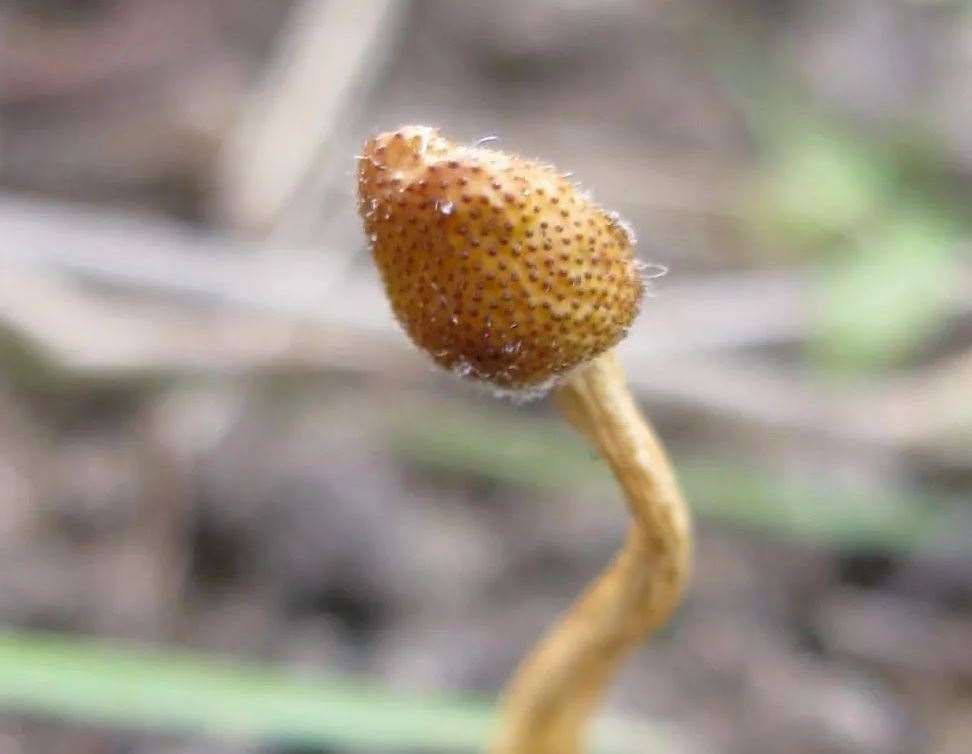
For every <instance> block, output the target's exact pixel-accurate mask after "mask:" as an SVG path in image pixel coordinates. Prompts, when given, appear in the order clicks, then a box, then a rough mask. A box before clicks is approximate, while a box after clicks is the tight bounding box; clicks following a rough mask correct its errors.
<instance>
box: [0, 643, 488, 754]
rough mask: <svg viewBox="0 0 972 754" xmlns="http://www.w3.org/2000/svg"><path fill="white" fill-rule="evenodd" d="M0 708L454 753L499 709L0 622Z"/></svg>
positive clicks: (471, 744) (223, 733) (480, 733)
mask: <svg viewBox="0 0 972 754" xmlns="http://www.w3.org/2000/svg"><path fill="white" fill-rule="evenodd" d="M0 709H3V710H6V711H20V712H30V713H47V714H52V715H56V716H58V717H61V718H68V719H76V720H82V721H85V722H96V723H100V724H104V725H111V726H125V727H129V726H131V727H151V728H157V729H162V730H166V731H180V732H187V733H190V732H191V733H200V734H205V735H212V736H216V737H221V738H231V739H245V740H254V739H255V740H272V741H282V742H297V743H304V744H318V745H320V744H329V745H337V746H344V747H348V748H357V749H362V750H371V749H379V748H386V749H387V748H390V747H394V748H397V749H402V750H404V749H422V750H426V751H456V752H458V751H474V750H476V749H477V748H478V747H480V746H481V744H482V742H483V741H485V740H486V738H487V735H488V731H489V728H490V726H491V722H492V717H493V715H492V711H491V709H490V707H489V706H488V705H486V704H482V703H476V702H471V701H470V702H458V701H452V700H442V699H431V698H420V697H406V696H396V695H394V694H391V693H389V692H386V691H382V690H378V689H368V688H362V687H357V686H353V685H350V684H346V683H343V682H339V681H314V682H311V681H310V680H306V679H301V678H296V677H294V676H289V675H286V674H283V673H280V672H276V671H273V670H269V669H265V668H261V667H259V666H255V665H252V666H251V665H243V664H231V663H228V662H219V661H216V660H213V659H208V658H205V657H203V656H199V655H192V654H188V653H176V652H158V651H146V650H137V651H136V650H134V649H130V648H129V649H124V650H122V649H117V648H110V647H108V646H106V645H102V644H98V643H95V642H87V641H83V640H77V639H70V638H60V637H57V636H55V635H46V634H35V633H26V632H14V631H0Z"/></svg>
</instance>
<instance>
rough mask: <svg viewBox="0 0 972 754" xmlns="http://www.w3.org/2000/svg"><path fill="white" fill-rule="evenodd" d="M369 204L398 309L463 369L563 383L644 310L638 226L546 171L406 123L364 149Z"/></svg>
mask: <svg viewBox="0 0 972 754" xmlns="http://www.w3.org/2000/svg"><path fill="white" fill-rule="evenodd" d="M358 210H359V212H360V214H361V217H362V219H363V221H364V226H365V233H366V234H367V235H368V238H369V239H370V241H371V248H372V251H373V253H374V257H375V261H376V262H377V264H378V268H379V270H380V272H381V276H382V279H383V281H384V284H385V289H386V291H387V293H388V298H389V300H390V301H391V305H392V309H393V310H394V312H395V316H396V317H397V318H398V320H399V322H401V324H402V326H403V327H404V328H405V331H406V332H407V333H408V335H409V337H411V338H412V340H413V341H414V342H415V343H416V344H417V345H419V346H420V347H422V348H423V349H425V350H426V351H428V352H429V354H431V355H432V358H434V359H435V360H436V361H437V362H438V363H439V364H441V365H442V366H444V367H446V368H447V369H451V370H453V371H455V372H457V373H458V374H461V375H463V376H468V377H470V378H473V379H477V380H481V381H485V382H489V383H491V384H493V385H495V386H498V387H500V388H505V389H513V390H521V389H535V388H538V387H542V386H545V385H549V384H552V383H553V382H555V381H556V380H557V378H559V377H562V376H563V375H565V374H567V373H568V372H569V371H570V370H572V369H573V368H574V367H576V366H578V365H579V364H581V363H583V362H585V361H587V360H588V359H591V358H593V357H594V356H596V355H597V354H599V353H602V352H603V351H605V350H607V349H609V348H611V347H612V346H614V345H615V344H616V343H617V342H618V341H619V340H621V339H622V338H623V337H624V336H625V334H626V332H627V329H628V327H629V325H630V324H631V322H632V320H634V318H635V316H636V315H637V313H638V305H639V302H640V300H641V295H642V291H643V287H644V286H643V283H642V279H641V275H640V273H639V269H638V265H637V263H636V262H635V258H634V255H633V252H632V246H633V243H634V240H633V238H632V237H631V235H630V233H629V232H628V230H627V229H626V228H625V226H624V225H623V223H621V222H620V221H619V219H618V217H617V215H614V214H609V213H606V212H604V210H602V209H601V208H600V207H599V206H598V205H597V204H595V203H594V202H593V201H592V200H591V199H590V198H589V197H588V196H586V195H585V194H584V193H582V192H581V191H580V190H579V189H578V188H577V187H576V186H575V185H574V184H573V183H571V182H570V181H569V180H567V178H565V177H564V176H562V175H560V174H559V173H558V172H557V171H555V170H554V169H553V168H552V167H551V166H549V165H542V164H540V163H537V162H532V161H530V160H525V159H522V158H520V157H517V156H514V155H509V154H505V153H503V152H499V151H495V150H491V149H484V148H481V147H465V146H460V145H457V144H454V143H452V142H450V141H448V140H447V139H444V138H443V137H441V136H440V135H439V133H438V132H437V131H436V130H435V129H432V128H428V127H425V126H405V127H403V128H400V129H398V130H397V131H392V132H387V133H383V134H379V135H378V136H376V137H374V138H372V139H370V140H368V142H367V143H366V144H365V147H364V152H363V153H362V155H361V157H360V159H359V164H358Z"/></svg>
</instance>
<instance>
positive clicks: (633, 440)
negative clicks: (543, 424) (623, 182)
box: [491, 350, 692, 754]
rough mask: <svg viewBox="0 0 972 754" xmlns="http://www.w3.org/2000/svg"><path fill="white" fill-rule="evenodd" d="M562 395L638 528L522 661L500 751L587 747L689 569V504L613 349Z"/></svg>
mask: <svg viewBox="0 0 972 754" xmlns="http://www.w3.org/2000/svg"><path fill="white" fill-rule="evenodd" d="M556 397H557V401H558V403H559V405H560V408H561V410H562V411H563V412H564V414H565V416H566V417H567V419H568V420H569V421H570V422H571V423H572V424H574V426H576V427H577V428H578V429H579V430H580V431H581V432H583V433H584V434H586V435H587V436H588V438H589V439H591V440H592V441H593V442H594V444H595V445H596V446H597V447H598V449H599V450H600V452H601V453H602V455H603V456H604V458H605V459H606V460H607V462H608V463H609V464H610V466H611V469H612V471H613V472H614V475H615V476H616V477H617V480H618V482H619V483H620V485H621V488H622V489H623V490H624V494H625V497H626V498H627V501H628V507H629V509H630V512H631V516H632V518H633V525H632V527H631V531H630V533H629V535H628V539H627V542H626V543H625V545H624V547H623V548H622V550H621V551H620V552H619V553H618V555H617V557H616V558H615V559H614V561H613V562H612V563H611V565H610V566H609V567H608V568H607V569H606V570H605V571H604V572H603V573H602V574H601V575H600V576H599V577H598V578H597V579H596V580H595V581H594V582H593V583H592V584H591V585H590V586H589V587H588V588H587V590H586V591H585V592H584V594H583V595H582V596H581V597H580V598H579V599H578V601H577V602H576V603H575V604H574V606H573V607H572V608H571V609H570V610H569V612H568V613H567V614H566V615H565V616H564V617H563V618H561V620H560V621H559V622H558V623H557V624H556V625H555V626H554V627H553V629H552V630H551V631H550V632H549V633H548V634H547V636H546V637H545V638H543V639H542V640H541V641H540V642H539V644H538V645H537V646H536V648H535V649H534V650H533V652H532V653H531V654H530V656H528V657H527V658H526V660H524V661H523V663H522V664H521V665H520V667H519V669H518V670H517V672H516V674H515V676H514V677H513V679H512V681H511V682H510V684H509V686H508V687H507V690H506V693H505V699H504V705H503V717H502V721H501V726H500V730H499V735H498V737H497V739H496V740H495V742H494V745H493V748H492V750H491V751H492V754H579V752H580V751H581V744H582V740H583V735H584V728H585V725H586V723H587V721H588V719H589V718H590V717H591V714H592V713H593V711H594V707H595V705H596V703H597V701H598V699H599V698H600V697H601V695H602V693H603V691H604V688H605V686H606V685H607V683H608V682H609V681H610V679H611V678H612V676H613V675H614V673H615V671H616V670H617V668H618V666H619V664H620V663H621V661H622V660H623V659H624V657H625V656H626V655H627V654H628V652H630V651H631V650H632V649H634V648H635V647H636V646H637V645H638V643H639V642H640V641H641V640H642V639H643V638H644V637H645V636H646V635H647V634H648V633H649V632H650V631H652V630H653V629H655V628H657V627H659V626H660V625H662V624H663V623H664V622H665V621H666V620H667V619H668V617H669V616H670V615H671V613H672V612H673V610H674V609H675V607H676V605H677V604H678V601H679V598H680V596H681V594H682V591H683V588H684V586H685V583H686V580H687V577H688V573H689V560H690V555H691V549H692V534H691V525H690V520H689V512H688V509H687V507H686V505H685V501H684V499H683V498H682V494H681V492H680V490H679V487H678V483H677V481H676V479H675V475H674V473H673V472H672V468H671V465H670V464H669V461H668V458H667V457H666V454H665V451H664V449H663V447H662V445H661V443H660V442H659V441H658V439H657V438H656V437H655V434H654V432H653V431H652V430H651V428H650V427H649V425H648V424H647V422H646V421H645V419H644V418H643V417H642V415H641V413H640V412H639V411H638V408H637V406H636V405H635V402H634V400H633V399H632V397H631V393H630V392H629V390H628V387H627V384H626V381H625V377H624V370H623V369H622V367H621V365H620V363H619V362H618V359H617V357H616V356H615V354H614V352H613V350H612V351H608V352H607V353H605V354H603V355H601V356H599V357H597V358H596V359H594V360H593V361H592V362H591V363H590V364H588V365H587V366H585V367H582V368H581V369H580V370H579V371H578V372H577V373H576V374H575V375H574V376H573V377H572V378H571V380H570V381H569V382H568V383H567V384H566V385H565V386H564V387H562V388H561V389H560V390H559V391H558V393H557V396H556Z"/></svg>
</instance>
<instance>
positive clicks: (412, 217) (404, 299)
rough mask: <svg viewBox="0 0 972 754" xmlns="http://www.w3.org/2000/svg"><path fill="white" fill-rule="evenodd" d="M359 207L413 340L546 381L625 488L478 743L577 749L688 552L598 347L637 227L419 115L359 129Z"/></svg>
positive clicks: (672, 493)
mask: <svg viewBox="0 0 972 754" xmlns="http://www.w3.org/2000/svg"><path fill="white" fill-rule="evenodd" d="M358 209H359V212H360V214H361V217H362V220H363V222H364V229H365V234H366V235H367V237H368V238H369V239H370V240H371V250H372V254H373V256H374V259H375V262H376V264H377V265H378V269H379V271H380V273H381V277H382V281H383V283H384V286H385V291H386V293H387V295H388V299H389V301H390V303H391V307H392V310H393V312H394V314H395V316H396V318H397V319H398V321H399V322H400V323H401V325H402V327H403V328H404V330H405V332H406V333H407V334H408V336H409V337H410V338H411V339H412V341H413V342H414V343H415V344H416V345H418V346H419V347H420V348H422V349H423V350H425V351H426V352H427V353H429V355H430V356H431V357H432V358H433V359H434V360H435V361H436V362H437V363H438V364H439V365H441V366H442V367H444V368H446V369H449V370H451V371H452V372H454V373H455V374H457V375H459V376H460V377H462V378H464V379H471V380H475V381H478V382H480V383H486V384H488V385H490V386H492V387H493V388H495V389H497V390H498V391H500V392H504V393H508V394H511V395H514V396H520V397H523V396H535V395H541V394H543V393H545V392H547V391H548V390H551V389H553V390H554V391H555V399H556V401H557V403H558V405H559V406H560V408H561V410H562V411H563V413H564V414H565V416H566V417H567V419H568V420H569V421H570V422H571V423H572V424H574V426H575V427H577V428H578V429H579V430H580V431H581V432H582V433H583V434H585V435H586V436H587V437H588V439H589V440H591V441H592V442H593V444H594V445H595V446H596V447H597V448H598V449H599V451H600V452H601V454H602V455H603V456H604V457H605V459H606V460H607V461H608V463H609V464H610V466H611V469H612V471H613V472H614V474H615V476H616V478H617V480H618V483H619V485H620V486H621V488H622V490H623V491H624V494H625V497H626V499H627V502H628V507H629V510H630V513H631V516H632V521H633V523H632V527H631V532H630V534H629V536H628V539H627V542H626V543H625V545H624V546H623V548H622V550H621V552H620V553H619V554H618V556H617V557H616V558H615V560H614V562H613V563H612V564H611V565H610V566H609V567H608V568H607V569H606V570H605V571H604V572H603V573H602V574H601V575H600V576H599V577H598V578H597V579H596V580H595V581H594V582H593V584H592V585H591V586H590V587H589V588H588V589H587V591H586V592H585V593H584V594H583V595H582V596H581V597H580V598H579V600H578V601H577V602H576V603H575V605H574V606H573V607H572V608H571V609H570V610H569V611H568V612H567V614H566V615H565V616H564V617H563V618H561V620H560V621H559V622H558V623H557V624H556V625H555V626H554V628H553V629H552V630H551V631H550V632H549V633H548V635H547V636H546V637H545V638H544V639H542V640H541V641H540V643H539V644H538V645H537V647H536V648H535V649H534V651H533V652H532V653H531V654H530V655H529V656H528V657H527V659H526V660H524V662H523V663H522V664H521V665H520V667H519V669H518V670H517V672H516V674H515V675H514V677H513V679H512V681H511V682H510V684H509V686H508V688H507V690H506V692H505V696H504V702H503V715H502V719H501V723H500V729H499V732H498V734H497V737H496V739H495V741H494V744H493V748H492V752H493V754H577V753H578V752H579V751H580V750H581V745H582V739H583V733H584V729H585V724H586V722H587V721H588V719H589V718H590V716H591V714H592V712H593V710H594V707H595V704H596V702H597V701H598V699H599V698H600V697H601V695H602V693H603V690H604V688H605V686H606V685H607V683H608V681H609V680H610V678H611V676H612V675H613V673H614V671H615V670H616V668H617V667H618V665H619V664H620V662H621V661H622V660H623V658H624V657H625V656H626V655H627V654H628V652H629V651H630V650H632V649H633V648H634V647H635V646H637V644H638V643H639V642H640V641H641V640H642V639H643V638H644V637H645V636H646V635H647V634H648V633H649V632H650V631H652V630H653V629H655V628H657V627H658V626H659V625H661V624H662V623H664V622H665V621H666V620H667V619H668V617H669V616H670V614H671V613H672V611H673V610H674V609H675V607H676V605H677V604H678V601H679V599H680V597H681V593H682V591H683V588H684V585H685V582H686V579H687V576H688V571H689V561H690V553H691V529H690V522H689V514H688V511H687V508H686V505H685V503H684V500H683V498H682V496H681V493H680V491H679V487H678V483H677V481H676V479H675V476H674V473H673V472H672V469H671V466H670V464H669V462H668V460H667V457H666V454H665V451H664V449H663V447H662V445H661V443H660V442H659V441H658V440H657V439H656V437H655V435H654V433H653V432H652V430H651V428H650V426H649V425H648V423H647V422H646V421H645V420H644V418H643V417H642V416H641V414H640V413H639V411H638V408H637V406H636V404H635V402H634V400H633V398H632V396H631V394H630V392H629V391H628V388H627V385H626V381H625V377H624V371H623V369H622V367H621V365H620V362H619V361H618V359H617V357H616V356H615V354H614V350H613V348H614V346H615V345H617V343H618V342H619V341H621V339H622V338H624V336H625V335H626V334H627V332H628V328H629V327H630V326H631V324H632V322H633V321H634V319H635V317H636V316H637V313H638V307H639V305H640V302H641V298H642V294H643V291H644V282H643V277H642V265H640V264H639V263H638V262H637V261H636V259H635V256H634V251H633V246H634V243H635V239H634V236H633V234H632V233H631V231H630V229H629V228H628V226H627V225H626V224H625V223H624V222H623V221H622V220H621V219H620V218H619V217H618V215H617V214H616V213H608V212H605V211H604V210H603V209H602V208H601V207H600V206H598V205H597V204H595V203H594V202H593V201H592V200H591V199H590V197H589V196H588V195H587V194H586V193H584V192H582V191H581V190H580V189H578V188H577V186H576V185H574V184H573V183H572V182H570V181H569V180H568V177H567V175H565V174H563V173H560V172H558V171H557V170H556V169H555V168H553V167H552V166H550V165H544V164H542V163H539V162H535V161H531V160H526V159H523V158H521V157H518V156H515V155H510V154H506V153H504V152H500V151H496V150H492V149H488V148H485V147H484V146H483V142H479V143H477V144H476V145H475V146H461V145H457V144H454V143H453V142H450V141H448V140H447V139H445V138H443V137H442V136H440V135H439V133H438V132H437V131H436V130H435V129H432V128H428V127H425V126H405V127H402V128H400V129H398V130H397V131H392V132H386V133H382V134H379V135H378V136H375V137H373V138H371V139H369V140H368V142H367V143H366V144H365V148H364V150H363V152H362V154H361V156H360V157H359V162H358ZM392 209H394V211H392ZM565 228H585V229H586V230H585V232H583V233H581V232H568V231H566V230H565ZM551 229H552V230H553V231H554V232H551ZM537 241H539V244H538V242H537Z"/></svg>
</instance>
